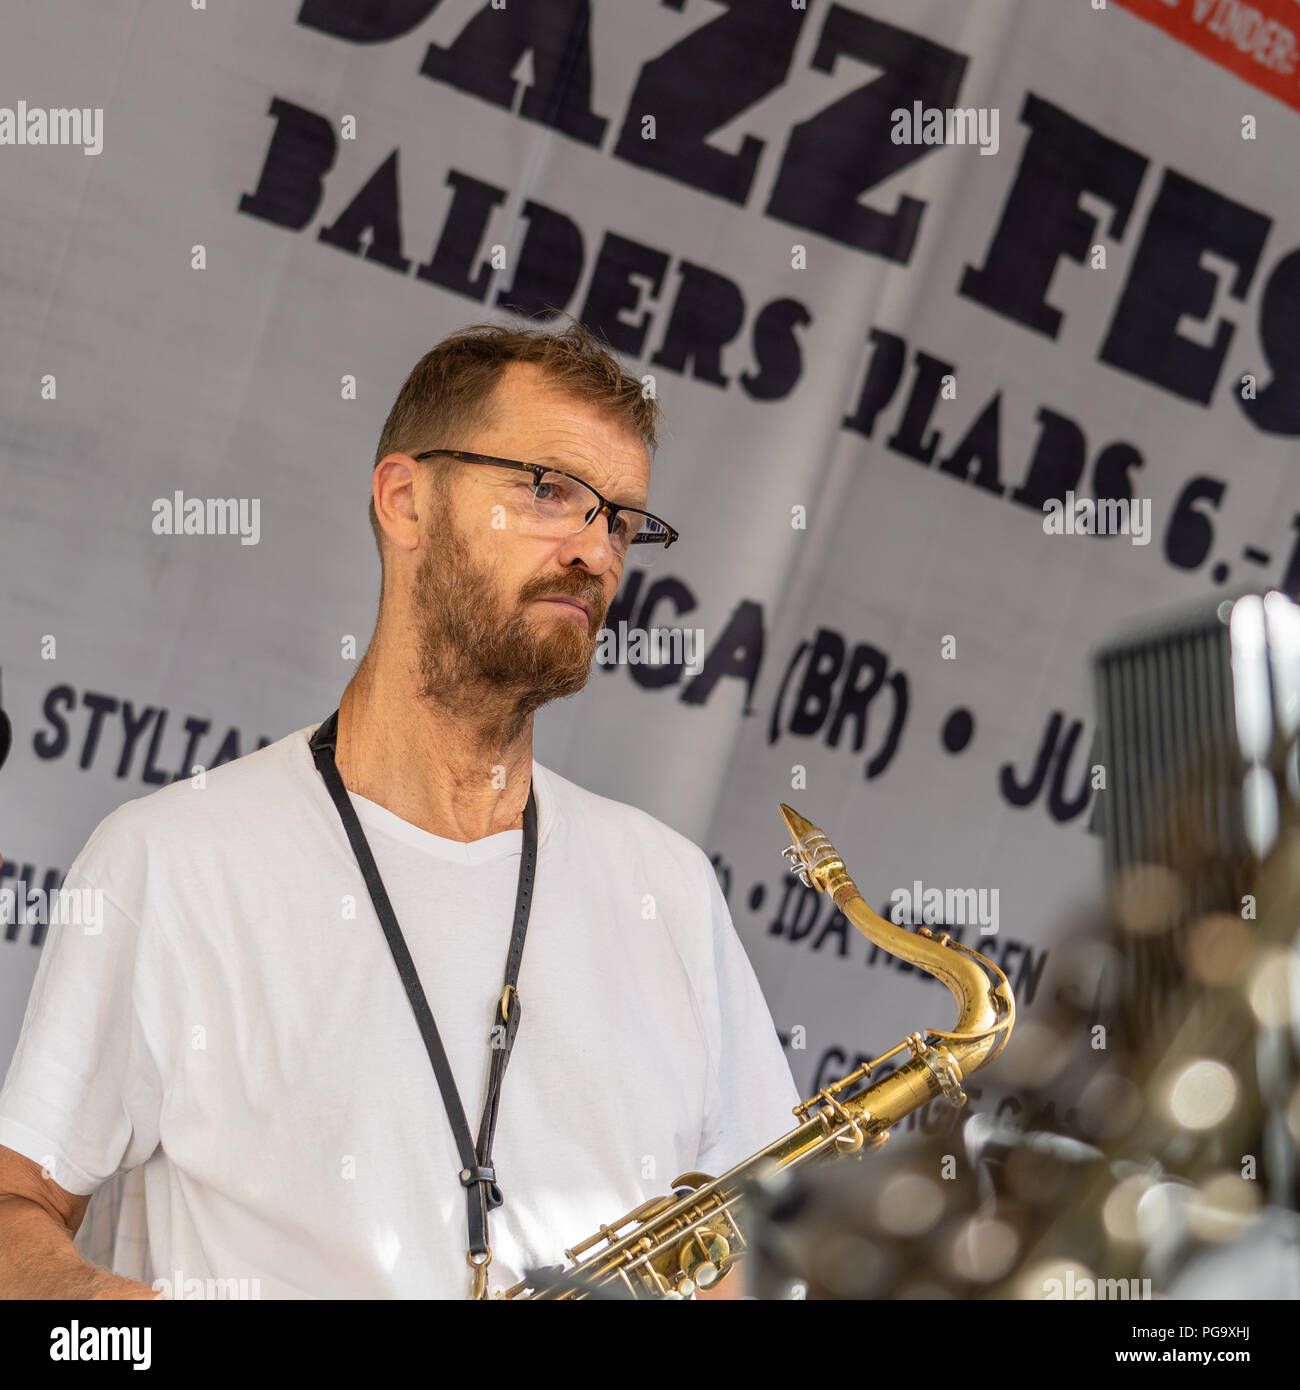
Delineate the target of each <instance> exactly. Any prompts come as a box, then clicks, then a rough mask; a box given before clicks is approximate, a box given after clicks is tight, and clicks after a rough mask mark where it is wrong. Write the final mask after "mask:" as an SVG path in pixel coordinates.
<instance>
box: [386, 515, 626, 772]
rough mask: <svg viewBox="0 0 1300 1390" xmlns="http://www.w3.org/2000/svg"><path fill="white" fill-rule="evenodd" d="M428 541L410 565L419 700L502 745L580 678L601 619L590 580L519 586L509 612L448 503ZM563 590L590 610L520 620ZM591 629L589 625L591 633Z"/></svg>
mask: <svg viewBox="0 0 1300 1390" xmlns="http://www.w3.org/2000/svg"><path fill="white" fill-rule="evenodd" d="M437 527H438V530H437V543H436V545H434V546H432V547H431V548H430V549H429V550H428V551H427V552H426V553H425V555H424V558H423V559H422V560H421V561H420V564H419V567H418V568H417V570H416V575H415V591H414V594H413V595H412V599H413V604H414V608H415V614H416V618H415V621H416V623H417V637H418V646H417V652H416V657H417V661H418V668H419V678H420V696H421V698H422V699H425V700H430V701H432V702H434V703H436V704H439V705H442V706H443V707H445V708H447V709H450V710H452V711H453V712H454V713H457V714H460V715H468V716H470V717H472V718H474V719H475V720H476V721H477V722H478V723H480V724H481V725H483V726H484V728H483V733H484V738H485V741H486V742H489V743H491V744H492V745H493V746H495V747H499V746H501V745H502V744H504V743H508V742H511V741H512V740H513V739H514V737H515V736H516V735H517V734H518V732H519V730H520V729H522V727H523V725H524V722H525V721H526V719H527V718H528V716H529V715H530V714H531V713H532V712H533V711H534V710H535V709H537V708H538V707H539V706H541V705H544V704H546V703H547V702H548V701H550V700H556V699H560V698H562V697H564V696H566V695H573V694H576V693H577V692H578V691H579V690H581V689H582V688H583V686H585V685H586V683H587V678H588V677H589V676H590V674H591V662H592V658H593V656H594V655H595V652H596V638H595V637H594V636H593V635H592V632H591V628H592V626H593V623H599V622H600V621H601V620H602V619H603V618H604V597H605V595H604V590H603V588H602V586H601V583H600V581H599V580H598V579H597V578H596V577H595V576H594V575H592V574H591V573H589V572H588V571H586V570H582V569H571V570H568V571H566V572H565V573H564V574H563V575H559V576H556V577H553V578H544V579H542V578H539V579H535V580H532V581H531V582H530V583H528V584H526V585H524V587H523V589H522V590H521V591H520V593H519V595H518V603H517V606H516V607H515V609H514V611H513V612H512V613H508V612H506V611H505V609H504V603H503V601H502V600H501V599H500V598H499V597H498V595H497V584H496V578H495V576H494V574H493V573H492V571H491V569H490V568H484V567H480V566H479V565H477V564H476V563H475V560H474V557H473V555H472V554H471V553H470V549H469V546H468V545H467V543H466V541H465V538H464V536H463V535H461V533H460V532H459V531H457V530H456V528H455V524H454V520H453V518H452V516H451V514H450V510H449V509H445V510H444V513H443V516H442V518H441V519H440V520H439V522H438V523H437ZM557 594H566V595H568V596H570V597H572V598H577V599H583V600H585V601H586V603H587V605H588V607H590V609H591V612H592V619H591V620H589V621H588V622H585V623H579V622H575V621H572V620H570V619H568V618H564V617H559V618H550V619H548V620H539V619H538V618H537V617H530V615H529V612H528V609H529V608H530V606H532V600H534V599H538V598H543V597H548V596H551V595H557ZM597 630H599V629H597Z"/></svg>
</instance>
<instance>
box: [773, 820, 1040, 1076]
mask: <svg viewBox="0 0 1300 1390" xmlns="http://www.w3.org/2000/svg"><path fill="white" fill-rule="evenodd" d="M781 817H782V819H783V820H784V821H785V824H786V829H787V830H788V831H789V832H790V837H791V839H792V840H793V844H791V845H789V846H788V847H787V848H786V850H785V851H784V853H785V856H786V858H787V859H788V860H789V861H790V871H791V872H792V873H796V874H798V876H799V879H800V881H801V882H802V883H803V884H804V885H805V886H806V887H809V888H815V889H816V890H817V892H819V893H829V894H830V895H831V897H832V898H833V900H834V902H835V905H836V907H838V908H839V909H840V911H841V912H842V913H843V914H844V916H845V917H847V918H848V920H849V921H850V922H852V923H853V925H854V926H855V927H856V928H857V929H858V930H859V931H860V932H861V933H862V934H863V936H865V937H866V938H867V940H868V941H870V942H872V943H873V944H874V945H876V946H879V947H880V948H881V949H882V950H884V951H888V952H889V954H890V955H892V956H897V957H898V958H899V959H900V960H905V961H907V962H908V963H909V964H911V965H914V966H916V967H917V968H918V969H920V970H924V971H926V972H927V973H928V974H931V975H933V976H934V977H935V978H936V979H937V980H941V981H942V982H943V984H944V985H945V986H946V987H947V989H948V990H949V992H950V993H951V994H952V996H953V998H954V999H955V1000H956V1001H957V1011H958V1012H957V1022H956V1024H955V1025H954V1029H953V1032H951V1033H940V1032H938V1031H937V1030H930V1035H931V1036H933V1037H936V1038H944V1039H946V1040H949V1041H950V1043H951V1044H953V1045H956V1044H957V1043H958V1042H960V1043H962V1044H963V1046H961V1048H960V1052H961V1057H960V1060H961V1061H962V1062H963V1064H964V1065H965V1066H966V1067H967V1068H968V1069H971V1068H973V1067H975V1066H981V1065H983V1064H984V1063H985V1062H987V1061H989V1060H990V1059H991V1058H992V1057H994V1056H995V1055H996V1054H997V1053H998V1052H999V1051H1001V1049H1002V1046H1003V1045H1004V1044H1005V1042H1006V1039H1007V1036H1008V1035H1009V1033H1010V1021H1011V1019H1013V1018H1014V1014H1015V1002H1014V999H1013V998H1012V995H1011V988H1010V986H1009V985H1008V983H1007V978H1006V976H1005V975H1004V974H1003V973H1002V971H1001V970H1000V969H999V968H998V967H997V966H996V965H995V964H994V963H993V962H992V961H991V960H989V959H988V958H987V957H985V956H982V955H980V954H979V953H978V952H976V951H972V950H969V949H968V948H966V947H964V946H961V945H960V944H959V943H957V942H954V941H952V940H950V938H949V937H948V936H947V935H946V934H944V935H940V936H935V935H934V933H932V932H930V931H929V930H927V929H926V928H925V927H921V928H919V929H918V930H917V931H911V930H909V929H908V928H906V927H903V926H900V925H898V924H897V923H895V922H888V921H886V920H885V919H884V918H883V917H882V916H880V914H879V913H878V912H876V911H874V909H872V908H871V907H870V906H868V904H867V902H866V900H865V899H864V898H863V896H862V893H861V891H860V890H859V888H858V885H857V884H856V883H855V882H854V881H853V878H852V876H851V875H850V873H849V871H848V869H847V868H846V867H845V864H844V860H843V858H842V857H841V856H840V853H839V851H838V850H837V849H836V848H835V846H834V845H833V844H831V842H830V840H829V839H828V838H827V836H826V834H825V833H824V832H823V831H822V830H821V829H820V828H819V827H818V826H816V825H814V824H813V823H812V822H811V821H809V820H806V819H805V818H804V817H803V816H801V815H800V814H799V813H798V811H796V810H794V809H793V808H792V807H790V806H786V805H784V804H782V806H781ZM1003 1025H1005V1026H1003Z"/></svg>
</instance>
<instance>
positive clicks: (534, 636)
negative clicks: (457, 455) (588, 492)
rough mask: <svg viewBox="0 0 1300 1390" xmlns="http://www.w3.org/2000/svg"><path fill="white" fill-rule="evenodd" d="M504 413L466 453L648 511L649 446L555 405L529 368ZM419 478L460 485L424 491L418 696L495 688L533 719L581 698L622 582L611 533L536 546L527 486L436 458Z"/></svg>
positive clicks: (516, 371) (519, 373) (579, 407)
mask: <svg viewBox="0 0 1300 1390" xmlns="http://www.w3.org/2000/svg"><path fill="white" fill-rule="evenodd" d="M494 407H495V413H494V423H493V424H492V426H491V427H490V428H485V429H481V430H478V431H477V432H475V434H474V436H473V438H471V439H466V440H463V441H460V440H458V441H457V445H458V446H459V447H461V448H464V449H467V450H470V451H473V452H475V453H480V454H493V455H496V456H498V457H501V458H508V459H518V460H520V461H522V462H526V463H532V462H537V463H549V464H551V465H552V466H554V467H555V468H558V469H562V470H563V471H564V472H567V473H571V474H573V475H574V476H575V477H578V478H581V479H582V480H583V481H584V482H587V483H590V484H591V485H592V487H594V488H596V489H597V490H598V491H599V492H601V493H602V494H603V495H604V496H606V497H608V498H610V499H611V500H612V501H614V502H625V503H627V504H628V505H631V506H641V507H644V506H645V505H646V501H647V496H648V490H649V481H650V476H649V475H650V468H649V459H648V456H647V452H646V448H645V445H644V444H643V443H642V441H641V440H640V439H639V438H638V437H637V436H636V435H632V434H629V433H628V432H627V431H626V430H625V429H624V428H623V427H622V426H621V425H620V424H618V423H617V422H616V421H613V420H610V419H609V418H608V417H606V416H603V415H602V414H600V413H599V412H598V411H597V410H596V409H595V408H594V407H592V406H590V405H588V404H587V403H586V402H585V401H583V400H581V399H580V398H577V397H573V396H568V395H563V394H560V393H558V392H557V391H556V390H555V388H554V387H553V386H550V385H548V383H547V382H546V381H545V379H544V378H543V377H542V376H541V375H540V373H539V372H538V371H537V369H536V368H535V367H534V366H532V365H531V364H527V363H513V364H511V365H510V366H509V367H508V368H507V369H506V372H505V374H504V376H503V378H502V381H501V383H500V385H499V387H498V390H497V394H496V397H495V401H494ZM423 467H424V468H425V469H426V470H435V469H440V468H441V469H448V470H452V472H451V475H450V477H449V478H447V479H446V480H445V487H439V486H438V485H437V481H438V480H437V479H436V475H434V474H433V473H432V471H430V472H426V474H425V475H423V476H422V477H421V478H420V479H419V480H418V483H417V488H418V491H417V498H418V499H419V504H420V508H421V510H420V515H421V518H422V519H423V518H425V517H427V518H428V525H427V526H422V527H421V532H422V535H421V546H420V550H421V553H420V557H419V562H418V565H417V569H416V573H415V580H414V593H413V603H414V609H415V613H414V621H415V624H416V629H417V640H418V652H417V655H418V660H419V668H420V674H421V694H422V696H424V697H426V698H439V697H441V698H443V699H446V698H447V697H448V696H450V695H451V694H452V693H453V691H455V690H457V689H460V690H463V691H467V692H472V691H473V690H474V689H476V688H478V689H481V687H482V686H483V685H484V684H490V685H491V686H493V687H494V688H496V689H499V690H500V691H501V692H502V693H504V694H507V695H509V696H511V697H512V698H513V699H514V700H515V701H516V702H517V703H518V704H519V705H520V706H522V707H526V708H528V709H535V708H536V707H537V706H539V705H542V704H545V703H546V702H547V701H548V700H554V699H557V698H560V697H562V696H565V695H572V694H574V693H575V692H576V691H579V690H581V689H582V687H583V686H584V685H585V684H586V683H587V678H588V676H589V674H590V671H591V661H592V657H593V656H594V655H595V651H596V639H597V634H598V633H599V632H600V629H601V626H602V624H603V622H604V617H605V613H606V610H607V609H608V608H609V605H610V602H611V601H612V600H613V597H614V594H615V592H616V591H617V589H618V584H619V579H620V577H621V575H622V563H621V561H620V560H619V559H618V557H617V556H616V555H615V553H614V551H613V549H612V547H611V546H610V539H609V526H608V522H607V519H606V518H605V517H597V518H596V520H595V521H593V522H592V523H591V525H589V526H588V527H586V528H585V529H584V530H583V531H580V532H578V533H576V534H573V533H567V532H560V533H558V534H552V535H544V534H539V533H538V528H537V526H536V524H535V523H533V521H532V516H531V513H530V515H529V517H528V524H521V523H520V522H519V520H518V519H517V518H518V509H519V506H520V502H521V499H527V498H528V494H527V493H526V491H521V488H522V489H526V488H527V487H528V486H530V485H531V482H532V479H531V478H530V477H529V475H528V474H526V473H522V472H517V471H514V470H511V469H505V468H491V467H486V466H484V465H481V464H460V463H457V462H456V461H454V460H451V459H442V458H439V457H435V458H433V459H429V460H427V461H426V462H425V464H424V465H423ZM529 507H531V502H530V501H529ZM494 522H495V524H494ZM563 599H568V600H569V602H564V601H562V600H563ZM576 605H581V606H585V608H586V610H587V611H586V612H583V611H582V607H581V606H576Z"/></svg>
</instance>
